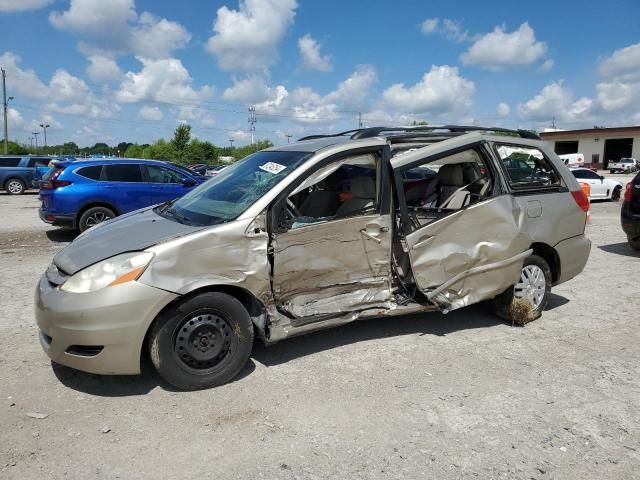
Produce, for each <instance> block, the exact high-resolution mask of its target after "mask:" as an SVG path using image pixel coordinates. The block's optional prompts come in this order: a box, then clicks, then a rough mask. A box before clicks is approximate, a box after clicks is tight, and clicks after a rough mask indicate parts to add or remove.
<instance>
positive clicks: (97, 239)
mask: <svg viewBox="0 0 640 480" xmlns="http://www.w3.org/2000/svg"><path fill="white" fill-rule="evenodd" d="M203 228H206V227H202V226H191V225H183V224H181V223H178V222H174V221H172V220H168V219H166V218H164V217H161V216H160V215H158V214H156V213H155V212H154V211H153V207H148V208H144V209H142V210H136V211H135V212H131V213H128V214H126V215H123V216H121V217H116V218H114V219H113V220H111V221H109V222H105V223H104V224H102V225H97V226H95V227H93V228H91V229H89V230H87V231H86V232H85V233H83V234H82V235H80V236H79V237H78V238H76V239H75V240H74V241H73V242H71V243H70V244H69V245H67V246H66V247H65V248H64V249H63V250H61V251H60V252H58V254H57V255H56V256H55V257H54V259H53V263H55V264H56V266H57V267H58V268H59V269H60V270H62V271H63V272H65V273H67V274H69V275H73V274H74V273H76V272H78V271H79V270H82V269H83V268H85V267H88V266H89V265H93V264H94V263H96V262H99V261H101V260H104V259H106V258H110V257H113V256H114V255H118V254H120V253H125V252H133V251H137V250H143V249H145V248H147V247H150V246H152V245H156V244H158V243H161V242H163V241H166V240H169V239H172V238H176V237H180V236H183V235H188V234H189V233H193V232H197V231H199V230H202V229H203Z"/></svg>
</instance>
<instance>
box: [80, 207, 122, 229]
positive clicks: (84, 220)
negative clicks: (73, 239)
mask: <svg viewBox="0 0 640 480" xmlns="http://www.w3.org/2000/svg"><path fill="white" fill-rule="evenodd" d="M115 216H116V212H114V211H113V210H111V209H110V208H107V207H91V208H90V209H88V210H87V211H86V212H84V213H83V214H82V215H81V216H80V220H79V221H78V228H79V229H80V231H81V232H84V231H85V230H87V229H89V228H91V227H94V226H96V225H97V224H99V223H102V222H106V221H107V220H111V219H112V218H114V217H115Z"/></svg>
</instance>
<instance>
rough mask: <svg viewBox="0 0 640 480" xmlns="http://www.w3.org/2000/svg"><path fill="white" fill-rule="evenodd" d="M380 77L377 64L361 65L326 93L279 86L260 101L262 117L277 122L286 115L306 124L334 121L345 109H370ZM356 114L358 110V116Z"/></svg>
mask: <svg viewBox="0 0 640 480" xmlns="http://www.w3.org/2000/svg"><path fill="white" fill-rule="evenodd" d="M376 78H377V75H376V72H375V69H374V68H373V67H371V66H366V65H364V66H360V67H358V68H357V69H356V70H355V71H354V72H353V73H352V74H351V75H349V77H347V78H346V79H345V80H343V81H342V82H340V83H339V84H338V86H337V87H336V89H335V90H333V91H332V92H329V93H328V94H327V95H324V96H322V95H320V94H318V93H317V92H315V91H314V90H313V89H311V88H309V87H298V88H295V89H294V90H292V91H288V90H287V89H286V88H285V87H284V86H283V85H278V86H276V87H272V88H269V99H267V100H266V101H264V102H260V103H257V104H256V110H257V112H258V117H259V119H260V117H261V116H262V118H263V119H264V120H263V121H277V120H278V117H280V116H286V117H290V118H291V121H293V122H296V123H302V124H314V123H330V122H334V121H336V120H338V119H340V118H341V117H343V116H344V110H345V109H356V108H362V109H363V110H366V103H367V100H368V97H369V94H370V90H371V87H372V86H373V84H374V83H375V81H376ZM341 110H342V111H341ZM355 115H356V114H355V112H354V118H355Z"/></svg>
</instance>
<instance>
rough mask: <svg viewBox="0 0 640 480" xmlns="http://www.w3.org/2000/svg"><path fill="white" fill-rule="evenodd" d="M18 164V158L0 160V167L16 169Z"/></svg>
mask: <svg viewBox="0 0 640 480" xmlns="http://www.w3.org/2000/svg"><path fill="white" fill-rule="evenodd" d="M19 163H20V158H19V157H16V158H13V157H11V158H8V157H5V158H0V167H17V166H18V164H19Z"/></svg>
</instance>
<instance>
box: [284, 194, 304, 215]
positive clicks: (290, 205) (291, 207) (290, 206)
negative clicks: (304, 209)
mask: <svg viewBox="0 0 640 480" xmlns="http://www.w3.org/2000/svg"><path fill="white" fill-rule="evenodd" d="M287 210H289V214H291V213H293V215H291V216H292V217H294V218H295V217H303V216H304V215H302V213H300V210H298V207H296V206H295V205H294V203H293V202H292V201H291V200H289V199H288V198H287Z"/></svg>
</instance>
